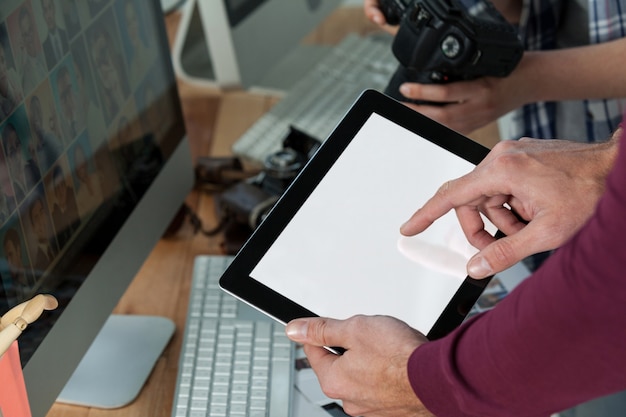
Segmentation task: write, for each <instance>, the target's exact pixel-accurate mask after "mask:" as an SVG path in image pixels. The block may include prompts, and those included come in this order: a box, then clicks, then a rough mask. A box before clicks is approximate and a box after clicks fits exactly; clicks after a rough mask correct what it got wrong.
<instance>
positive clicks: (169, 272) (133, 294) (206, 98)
mask: <svg viewBox="0 0 626 417" xmlns="http://www.w3.org/2000/svg"><path fill="white" fill-rule="evenodd" d="M178 21H179V15H178V14H176V13H173V14H170V15H168V16H166V25H167V27H168V34H169V36H170V43H171V42H172V40H173V37H174V34H175V31H176V28H177V25H178ZM372 30H376V28H374V27H373V26H372V25H371V24H370V23H369V22H367V21H366V20H365V18H364V17H363V13H362V10H361V9H360V8H358V7H357V8H344V9H339V10H338V11H337V12H336V13H334V14H333V15H332V16H331V18H329V19H328V21H327V22H325V23H324V24H322V25H321V26H320V27H319V28H318V29H317V30H316V31H315V32H314V33H312V34H311V35H310V36H309V37H308V39H307V41H308V42H318V43H335V42H337V41H338V40H340V39H341V37H342V36H344V35H345V33H347V32H357V33H361V34H364V33H367V32H369V31H372ZM179 92H180V96H181V101H182V105H183V113H184V116H185V123H186V127H187V135H188V137H189V140H190V146H191V152H192V156H193V158H194V160H195V158H197V157H198V156H206V155H213V156H218V155H220V156H222V155H230V146H231V145H232V143H233V142H234V141H235V140H236V139H237V138H238V137H239V136H240V135H241V134H242V133H243V132H245V131H246V130H247V129H248V127H250V126H251V125H252V124H253V123H254V121H256V120H257V119H258V118H259V117H260V116H261V115H262V114H263V113H265V112H266V111H267V110H268V109H269V108H270V107H271V106H272V105H273V104H274V103H276V101H277V98H276V97H272V96H264V95H257V94H250V93H246V92H243V91H229V92H222V91H218V90H214V89H210V88H198V87H196V86H192V85H187V84H185V83H183V82H180V83H179ZM471 136H472V137H473V138H474V139H476V140H478V141H480V142H482V143H485V144H486V145H488V146H489V145H491V144H493V143H494V142H495V141H496V140H497V129H496V127H495V125H492V126H488V127H486V128H484V129H481V130H479V131H477V132H475V133H474V134H473V135H471ZM186 202H187V203H188V204H189V206H190V207H192V208H193V209H194V210H196V212H197V213H198V215H199V216H200V218H201V220H202V222H203V223H204V224H205V225H206V226H207V227H210V226H212V225H215V224H216V221H217V219H216V216H215V212H214V207H213V198H212V196H210V195H208V194H206V193H203V192H201V191H197V190H194V191H192V192H191V193H190V194H189V196H188V197H187V199H186ZM221 241H222V238H221V236H215V237H210V238H209V237H206V236H203V235H201V234H198V235H195V234H194V233H193V230H192V228H191V226H190V225H189V224H188V223H185V224H184V225H183V227H182V228H181V229H180V230H179V231H178V233H176V234H175V235H174V236H168V237H167V238H162V239H161V240H160V241H159V242H158V243H157V245H156V246H155V248H154V250H153V251H152V253H151V254H150V256H149V257H148V258H147V259H146V261H145V263H144V264H143V266H142V268H141V270H140V271H139V273H138V274H137V276H136V277H135V279H134V281H133V282H132V284H131V286H130V287H129V288H128V290H127V292H126V293H125V295H124V297H123V298H122V299H121V300H120V302H119V304H118V305H117V307H116V308H115V311H114V312H115V313H118V314H151V315H158V316H164V317H169V318H171V319H172V320H173V321H174V322H175V324H176V332H175V334H174V336H173V338H172V340H171V341H170V343H169V344H168V346H167V347H166V349H165V350H164V352H163V354H162V355H161V357H160V358H159V360H158V361H157V363H156V365H155V368H154V369H153V371H152V374H151V375H150V377H149V379H148V381H147V383H146V385H145V386H144V387H143V389H142V391H141V392H140V394H139V396H138V397H137V399H136V400H135V401H134V402H133V403H131V404H130V405H128V406H126V407H123V408H118V409H114V410H104V409H96V408H87V407H80V406H72V405H66V404H60V403H56V404H55V405H54V406H53V407H52V409H51V410H50V412H49V413H48V417H83V416H89V417H112V416H115V417H138V416H150V417H170V416H171V411H172V403H173V397H174V389H175V384H176V376H177V370H178V357H179V353H180V348H181V343H182V337H183V331H184V325H185V319H186V314H187V303H188V299H189V288H190V283H191V273H192V268H193V260H194V257H195V256H196V255H201V254H220V253H222V251H221V246H220V244H221Z"/></svg>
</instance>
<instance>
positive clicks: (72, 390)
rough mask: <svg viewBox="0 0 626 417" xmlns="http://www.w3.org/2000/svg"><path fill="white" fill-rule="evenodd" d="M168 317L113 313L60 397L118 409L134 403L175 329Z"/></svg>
mask: <svg viewBox="0 0 626 417" xmlns="http://www.w3.org/2000/svg"><path fill="white" fill-rule="evenodd" d="M175 327H176V326H175V325H174V323H173V322H172V321H171V320H170V319H167V318H164V317H156V316H139V315H119V314H112V315H111V316H110V317H109V318H108V319H107V321H106V322H105V324H104V326H103V327H102V330H100V333H98V336H97V337H96V338H95V340H94V341H93V343H92V345H91V346H90V347H89V350H88V351H87V353H86V354H85V356H84V357H83V359H82V360H81V362H80V364H79V365H78V368H76V370H75V371H74V373H73V374H72V377H71V378H70V380H69V381H68V383H67V385H66V386H65V388H63V391H62V392H61V394H60V395H59V397H58V398H57V401H58V402H62V403H67V404H73V405H81V406H87V407H96V408H118V407H122V406H124V405H127V404H129V403H130V402H132V401H133V400H134V399H135V398H136V397H137V395H138V394H139V391H140V390H141V388H142V387H143V385H144V383H145V381H146V380H147V378H148V376H149V375H150V373H151V372H152V368H153V367H154V364H155V363H156V361H157V360H158V358H159V357H160V356H161V353H162V352H163V349H164V348H165V346H166V345H167V343H168V342H169V340H170V339H171V337H172V335H173V334H174V330H175Z"/></svg>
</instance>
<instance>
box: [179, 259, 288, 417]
mask: <svg viewBox="0 0 626 417" xmlns="http://www.w3.org/2000/svg"><path fill="white" fill-rule="evenodd" d="M231 260H232V257H227V256H198V257H197V258H196V262H195V264H194V273H193V282H192V289H191V294H190V300H189V308H188V313H187V321H186V324H185V333H184V336H183V344H182V348H181V354H180V362H179V369H178V379H177V383H176V393H175V396H174V405H173V409H172V416H173V417H217V416H219V417H226V416H233V417H234V416H240V417H244V416H246V417H290V416H291V410H292V405H291V402H292V393H293V382H294V355H295V353H294V352H295V349H294V345H293V343H291V341H289V339H287V337H286V336H285V331H284V326H283V325H281V324H279V323H277V322H274V321H271V320H244V319H240V318H237V317H238V307H237V303H238V302H237V301H236V300H235V299H234V298H233V297H231V296H230V295H227V294H225V293H224V292H223V291H222V290H221V289H220V288H219V286H218V281H219V277H220V276H221V275H222V273H223V272H224V270H225V268H226V267H227V266H228V264H229V263H230V261H231Z"/></svg>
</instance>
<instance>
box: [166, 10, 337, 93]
mask: <svg viewBox="0 0 626 417" xmlns="http://www.w3.org/2000/svg"><path fill="white" fill-rule="evenodd" d="M341 3H342V0H212V1H202V0H187V2H186V4H185V6H184V7H183V9H182V10H183V12H182V18H181V22H180V26H179V30H178V33H177V36H176V40H175V43H174V48H173V51H172V52H173V60H174V68H175V69H176V72H177V74H178V75H179V76H180V77H181V78H182V79H184V80H187V81H189V82H192V83H196V84H200V85H206V86H211V87H219V88H229V87H243V88H246V89H260V90H264V91H268V92H277V93H283V92H285V91H288V90H289V88H290V87H291V86H292V85H293V84H294V83H295V81H297V80H298V79H300V78H301V77H302V75H303V74H304V73H305V71H307V70H308V69H310V68H311V66H313V65H315V63H316V62H317V61H318V60H319V59H320V58H321V57H322V56H323V55H324V54H325V53H327V52H328V49H329V47H328V46H326V47H324V46H321V45H303V44H302V39H303V38H304V37H305V36H306V35H308V34H309V33H311V31H312V30H313V29H315V28H316V27H317V26H318V25H319V24H320V23H321V22H322V21H323V20H324V18H325V17H326V16H328V15H329V14H330V13H331V12H332V11H333V10H334V9H335V8H336V7H337V6H339V5H340V4H341Z"/></svg>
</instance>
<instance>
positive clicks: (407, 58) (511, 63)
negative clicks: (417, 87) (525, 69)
mask: <svg viewBox="0 0 626 417" xmlns="http://www.w3.org/2000/svg"><path fill="white" fill-rule="evenodd" d="M379 7H380V9H381V11H382V12H383V13H384V14H385V18H386V19H387V22H389V23H391V22H395V21H398V22H399V24H400V27H399V30H398V33H397V34H396V36H395V38H394V42H393V45H392V50H393V53H394V55H395V56H396V58H397V59H398V61H399V63H400V65H399V66H398V69H397V70H396V72H395V73H394V75H393V77H392V78H391V80H390V82H389V84H388V86H387V88H386V90H385V93H386V94H388V95H390V96H391V97H394V98H396V99H398V100H401V101H409V102H413V103H415V104H435V105H442V104H447V103H434V102H424V101H416V100H409V99H407V98H406V97H404V96H402V95H401V94H400V92H399V87H400V85H402V84H403V83H405V82H415V83H421V84H433V83H436V84H442V83H450V82H454V81H462V80H472V79H476V78H479V77H485V76H492V77H506V76H507V75H509V74H510V73H511V72H512V71H513V69H514V68H515V67H516V66H517V64H518V63H519V61H520V59H521V58H522V54H523V50H524V49H523V46H522V43H521V40H520V39H519V37H518V35H517V31H516V29H515V27H514V26H512V25H511V24H509V23H508V22H507V21H506V20H505V19H504V18H503V17H502V16H501V15H500V13H499V12H498V11H497V10H496V8H495V7H494V6H493V5H492V4H491V3H490V2H488V1H485V0H379Z"/></svg>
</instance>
